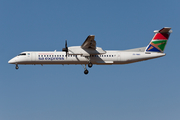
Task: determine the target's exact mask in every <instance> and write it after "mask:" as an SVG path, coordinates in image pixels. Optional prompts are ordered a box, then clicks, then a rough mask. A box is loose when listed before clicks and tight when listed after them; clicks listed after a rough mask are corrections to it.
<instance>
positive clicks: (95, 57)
mask: <svg viewBox="0 0 180 120" xmlns="http://www.w3.org/2000/svg"><path fill="white" fill-rule="evenodd" d="M154 33H155V35H154V37H153V38H152V40H151V41H150V43H149V44H148V46H146V47H141V48H135V49H128V50H103V49H102V48H100V47H96V41H95V40H94V38H95V36H94V35H89V36H88V37H87V38H86V40H85V41H84V43H83V44H82V45H81V46H72V47H67V41H66V42H65V48H63V49H62V51H56V50H55V51H26V52H22V53H20V54H19V55H17V56H16V57H14V58H12V59H11V60H9V61H8V63H9V64H15V65H16V67H15V68H16V69H18V68H19V67H18V65H19V64H24V65H27V64H34V65H35V64H40V65H44V64H62V65H64V64H81V65H82V66H83V65H84V66H83V68H84V74H88V70H87V67H86V65H88V67H89V68H91V67H92V66H93V64H96V65H112V64H128V63H134V62H139V61H144V60H149V59H153V58H158V57H162V56H165V53H164V49H165V46H166V44H167V40H168V38H169V35H170V33H172V30H171V28H170V27H164V28H162V29H161V30H155V31H154Z"/></svg>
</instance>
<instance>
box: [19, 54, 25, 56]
mask: <svg viewBox="0 0 180 120" xmlns="http://www.w3.org/2000/svg"><path fill="white" fill-rule="evenodd" d="M22 55H26V53H21V54H19V55H18V56H22Z"/></svg>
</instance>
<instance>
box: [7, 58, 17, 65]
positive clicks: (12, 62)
mask: <svg viewBox="0 0 180 120" xmlns="http://www.w3.org/2000/svg"><path fill="white" fill-rule="evenodd" d="M8 63H9V64H15V63H16V60H15V59H14V58H12V59H11V60H9V61H8Z"/></svg>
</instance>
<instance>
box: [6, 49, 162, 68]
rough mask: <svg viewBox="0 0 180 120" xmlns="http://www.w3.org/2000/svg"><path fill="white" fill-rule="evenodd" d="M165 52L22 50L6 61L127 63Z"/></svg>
mask: <svg viewBox="0 0 180 120" xmlns="http://www.w3.org/2000/svg"><path fill="white" fill-rule="evenodd" d="M164 55H165V53H157V52H147V53H146V52H126V51H106V53H105V54H100V55H91V56H89V57H88V56H83V55H67V56H66V53H65V52H61V51H60V52H59V51H50V52H47V51H36V52H23V54H20V55H18V56H16V57H14V58H12V59H11V60H10V61H9V62H8V63H10V64H88V63H89V60H90V61H91V63H92V64H97V65H103V64H104V65H105V64H109V65H111V64H128V63H133V62H138V61H143V60H148V59H153V58H157V57H162V56H164Z"/></svg>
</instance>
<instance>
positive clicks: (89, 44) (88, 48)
mask: <svg viewBox="0 0 180 120" xmlns="http://www.w3.org/2000/svg"><path fill="white" fill-rule="evenodd" d="M94 38H95V36H94V35H89V36H88V37H87V38H86V40H85V41H84V43H83V44H82V45H81V46H72V47H68V50H69V52H68V54H69V55H83V56H90V55H98V54H105V53H106V51H104V50H103V49H102V48H100V47H96V41H95V40H94Z"/></svg>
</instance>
